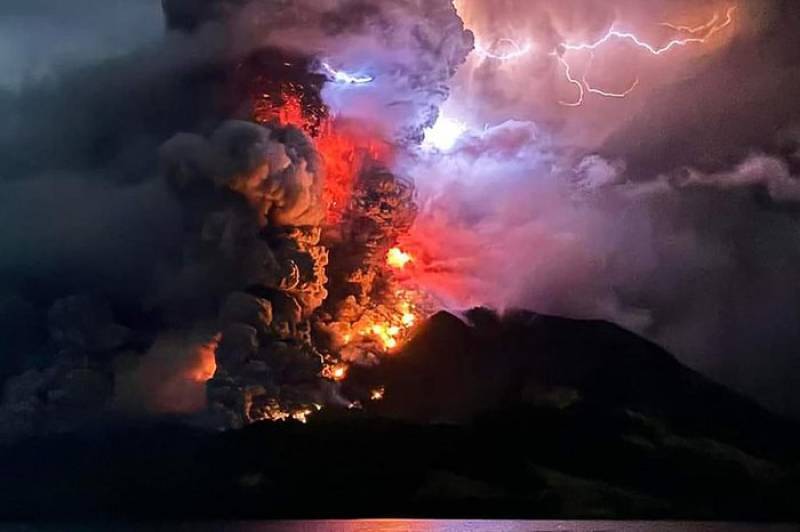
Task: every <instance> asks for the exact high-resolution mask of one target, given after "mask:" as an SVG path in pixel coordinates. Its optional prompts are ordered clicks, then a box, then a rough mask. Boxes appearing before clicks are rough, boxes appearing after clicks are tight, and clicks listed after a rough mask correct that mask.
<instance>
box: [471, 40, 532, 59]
mask: <svg viewBox="0 0 800 532" xmlns="http://www.w3.org/2000/svg"><path fill="white" fill-rule="evenodd" d="M501 44H506V45H508V48H509V50H508V51H507V52H503V53H498V52H495V51H493V49H495V50H496V49H498V48H499V47H500V45H501ZM493 49H490V48H486V47H484V46H483V45H481V44H480V43H476V44H475V51H477V52H478V54H480V55H481V56H482V57H483V58H484V59H494V60H496V61H512V60H514V59H519V58H520V57H523V56H525V55H528V54H529V53H530V52H531V51H532V50H533V46H532V45H531V43H525V44H524V45H521V44H519V43H518V42H517V41H515V40H514V39H508V38H503V39H498V41H497V43H496V44H495V46H494V47H493Z"/></svg>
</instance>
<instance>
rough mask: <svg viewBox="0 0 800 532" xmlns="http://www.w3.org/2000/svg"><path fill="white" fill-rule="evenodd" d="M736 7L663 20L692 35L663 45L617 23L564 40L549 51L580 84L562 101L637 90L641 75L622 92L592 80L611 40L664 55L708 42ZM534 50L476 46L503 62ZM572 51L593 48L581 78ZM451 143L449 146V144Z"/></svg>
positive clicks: (503, 43) (515, 45)
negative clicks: (703, 16) (696, 19)
mask: <svg viewBox="0 0 800 532" xmlns="http://www.w3.org/2000/svg"><path fill="white" fill-rule="evenodd" d="M736 10H737V7H736V6H731V7H729V8H728V9H727V11H726V13H725V17H724V18H723V17H722V16H721V15H720V13H715V14H714V16H713V17H712V18H711V19H710V20H709V21H707V22H705V23H703V24H701V25H699V26H687V25H679V24H673V23H670V22H662V23H660V24H659V25H660V26H662V27H665V28H669V29H671V30H673V31H675V32H678V33H682V34H688V35H690V36H688V37H683V38H677V37H676V38H673V39H671V40H669V41H668V42H666V43H665V44H663V45H660V46H658V45H654V44H651V43H648V42H647V41H645V40H644V39H642V38H641V37H639V36H638V35H637V34H636V33H634V32H631V31H620V30H617V29H615V27H614V26H613V25H612V26H611V28H609V30H608V31H607V32H606V33H605V34H604V35H603V36H602V37H601V38H599V39H598V40H596V41H591V42H576V43H572V42H568V41H567V42H562V43H560V44H559V45H558V46H557V47H556V49H555V50H553V51H551V52H550V53H549V55H550V56H551V57H554V58H555V59H556V61H557V62H558V64H559V65H560V67H561V68H562V69H563V73H564V78H565V80H566V81H567V82H568V83H569V84H570V85H573V86H574V87H575V88H576V90H577V91H578V94H577V96H576V98H575V100H574V101H572V102H568V101H559V104H561V105H563V106H566V107H580V106H581V105H583V103H584V101H585V99H586V94H587V93H589V94H595V95H597V96H601V97H604V98H625V97H627V96H628V95H629V94H631V93H632V92H633V91H634V90H636V88H637V87H638V86H639V83H640V79H639V78H638V77H637V78H636V79H635V80H634V82H633V83H632V84H631V85H630V86H629V87H628V88H627V89H626V90H624V91H621V92H613V91H609V90H605V89H601V88H598V87H595V86H593V85H592V84H591V83H589V80H588V77H589V73H590V71H591V69H592V64H593V62H594V52H596V51H598V50H600V49H602V48H603V47H604V46H605V45H606V44H609V43H611V42H613V41H627V42H629V43H632V44H633V45H634V46H635V47H636V48H639V49H641V50H644V51H645V52H647V53H649V54H650V55H653V56H662V55H664V54H666V53H667V52H670V51H672V50H674V49H676V48H680V47H685V46H689V45H692V44H706V43H707V42H708V41H709V40H710V39H711V38H712V37H714V36H715V35H717V34H718V33H719V32H721V31H723V30H725V29H726V28H728V27H729V26H731V25H732V24H733V23H734V19H735V16H734V15H735V13H736ZM533 50H534V47H533V45H532V44H531V43H526V44H520V43H519V42H518V41H516V40H514V39H511V38H505V37H504V38H502V39H498V40H497V41H496V44H495V46H494V47H491V48H487V47H485V46H483V45H481V44H480V43H478V44H476V47H475V51H476V52H477V54H478V55H479V56H480V57H481V58H483V59H484V60H495V61H501V62H507V61H513V60H516V59H519V58H521V57H524V56H526V55H528V54H530V53H532V52H533ZM571 52H589V53H590V54H591V55H590V57H589V61H588V63H587V65H586V67H585V68H584V72H583V75H582V76H581V77H580V78H577V77H575V75H574V74H573V66H572V64H571V63H570V62H569V61H568V59H567V57H566V56H567V54H569V53H571ZM437 125H438V124H437ZM440 127H443V128H444V127H448V128H449V129H452V127H451V126H449V125H443V126H440ZM460 133H461V132H459V133H458V134H457V135H456V137H457V136H458V135H460ZM450 136H452V135H449V136H448V137H450ZM450 146H452V145H450ZM450 146H448V148H449V147H450ZM445 149H447V148H445Z"/></svg>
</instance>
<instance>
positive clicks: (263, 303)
mask: <svg viewBox="0 0 800 532" xmlns="http://www.w3.org/2000/svg"><path fill="white" fill-rule="evenodd" d="M163 8H164V16H165V25H166V28H167V31H166V32H165V33H164V35H163V36H161V37H160V38H156V39H152V40H149V42H148V43H147V45H146V46H143V47H141V48H138V49H133V50H132V51H130V52H127V53H121V54H109V56H107V58H104V59H103V60H102V61H99V62H97V63H96V64H91V62H89V61H87V62H86V63H84V64H81V65H80V66H78V67H76V68H67V67H59V66H56V67H54V68H53V72H52V75H51V76H49V77H47V78H46V79H43V80H42V81H37V82H34V81H31V82H30V83H29V84H27V85H24V86H23V87H22V88H21V89H20V90H19V91H18V92H5V93H2V94H0V108H2V109H3V110H4V111H6V117H7V120H5V121H4V124H3V125H2V126H0V149H2V152H3V153H4V165H3V170H2V174H0V179H1V180H2V181H0V188H2V192H3V194H2V197H3V200H2V201H3V204H4V205H5V207H6V208H4V209H3V211H2V212H3V218H4V224H3V228H2V230H0V239H2V245H3V246H4V247H6V248H8V249H15V250H17V253H13V254H8V255H4V256H3V259H2V260H0V273H1V275H0V288H2V292H0V294H1V295H2V298H1V299H0V301H2V305H0V325H2V326H3V327H4V331H3V332H4V335H6V337H7V338H9V339H12V340H13V341H10V342H8V343H7V344H6V345H4V346H3V349H2V350H3V354H4V360H8V363H7V364H5V365H4V367H3V368H2V372H1V373H0V374H1V375H2V376H3V378H4V388H3V390H4V391H3V395H2V403H0V418H2V420H3V423H2V426H3V429H4V431H3V434H2V436H1V438H2V439H9V438H10V439H14V438H18V437H25V436H27V435H31V434H36V433H47V432H52V431H65V430H71V429H72V428H75V427H78V426H80V425H81V424H82V423H85V422H87V421H92V420H102V419H105V418H107V417H114V416H117V415H120V414H122V415H151V414H183V415H199V416H201V417H203V418H204V421H203V423H204V424H212V425H214V426H221V427H231V426H240V425H241V424H243V423H247V422H251V421H255V420H260V419H285V418H287V417H293V418H295V419H304V417H305V416H307V415H309V414H310V413H312V411H315V410H316V408H319V407H320V406H321V405H324V404H341V405H346V404H348V402H347V401H346V400H345V399H344V398H342V397H341V395H340V394H339V392H338V389H337V386H336V385H335V383H333V382H332V381H330V380H328V379H324V378H322V377H321V375H322V374H323V373H325V372H326V371H328V369H327V366H326V364H328V362H327V360H328V358H327V357H329V355H328V354H327V353H322V352H320V350H319V349H318V346H319V347H327V346H328V345H329V344H330V343H331V342H332V341H333V340H332V338H329V339H328V340H325V338H326V337H327V334H328V333H326V332H324V331H323V330H322V329H324V328H325V327H327V326H329V325H331V324H333V323H342V322H341V321H338V322H337V321H336V320H342V319H344V318H343V317H342V316H341V315H337V316H334V315H332V314H328V313H327V312H328V310H326V309H323V305H324V304H325V303H326V302H327V300H328V299H329V297H328V296H329V287H330V288H331V289H333V290H336V291H337V297H339V296H341V297H345V298H346V293H347V292H348V291H350V290H351V288H349V285H350V283H351V281H350V276H351V274H354V273H355V270H358V268H355V269H348V268H350V267H349V266H347V267H346V266H341V268H342V269H341V271H339V272H338V273H337V274H336V275H337V277H336V280H334V281H330V282H329V279H328V271H329V268H328V261H329V253H330V252H329V248H330V247H331V246H344V245H345V243H344V242H345V241H346V240H348V239H350V238H352V236H343V235H345V233H346V231H342V232H340V233H339V234H338V235H337V234H335V233H336V231H333V232H332V233H331V232H330V231H328V230H324V229H325V227H324V226H325V224H326V223H327V222H326V217H327V215H328V212H327V211H328V209H329V205H327V201H328V200H327V198H325V197H324V195H325V193H326V192H325V190H324V188H325V183H326V167H327V166H330V165H331V160H330V156H328V160H326V159H325V158H324V157H322V156H321V154H320V152H319V151H318V147H317V142H318V141H317V139H314V138H311V137H310V136H309V135H317V134H319V131H317V130H315V129H313V128H311V129H305V128H302V129H301V127H300V126H301V124H294V125H288V123H287V122H285V121H283V120H281V119H280V116H278V115H279V114H280V113H281V112H284V111H285V110H286V108H287V105H288V103H287V102H285V101H284V102H282V103H281V105H282V107H281V108H280V109H273V110H275V111H279V113H278V115H276V116H274V117H272V118H264V119H263V120H261V119H260V118H259V117H261V116H262V115H259V109H262V108H263V109H267V110H268V109H269V105H267V106H266V107H264V104H265V101H264V100H263V98H264V96H271V97H274V98H275V100H274V101H276V102H277V101H279V100H280V99H281V98H282V97H283V96H286V95H287V94H294V93H292V92H291V91H292V90H297V91H298V92H297V95H298V96H302V101H301V105H300V111H301V113H302V114H304V115H305V114H308V115H311V114H315V113H316V115H317V125H320V124H321V123H322V121H323V120H327V119H328V114H330V115H331V116H333V115H335V116H336V118H337V119H339V120H341V121H342V122H343V123H344V122H346V121H351V122H352V121H360V122H362V125H361V126H359V128H360V129H361V130H363V131H369V132H370V134H372V135H374V136H376V137H380V138H382V139H383V138H385V141H384V142H386V144H387V145H389V144H390V143H391V142H392V141H402V142H408V141H412V142H416V141H418V140H419V139H420V138H421V135H422V130H423V129H424V127H426V126H428V125H430V124H432V122H433V120H434V119H435V116H436V110H437V107H438V105H439V104H440V103H441V102H442V101H444V99H445V97H446V95H447V80H448V78H449V77H450V76H451V75H452V74H453V72H454V70H455V68H456V66H457V65H459V64H460V63H461V62H463V60H464V58H465V57H466V54H467V53H468V52H469V49H470V47H471V40H470V34H469V33H468V32H466V31H465V30H464V28H463V25H462V24H461V21H460V19H458V17H457V16H456V14H455V10H454V9H453V7H452V6H451V5H450V3H449V2H447V1H444V0H442V1H439V2H429V3H424V4H421V3H419V2H410V1H397V2H393V3H385V2H351V1H340V2H322V3H320V2H281V1H266V0H265V1H257V0H253V1H229V2H209V1H200V0H196V1H188V0H187V1H175V0H168V1H165V2H164V3H163ZM443 28H444V29H445V30H446V31H442V29H443ZM367 48H369V50H370V51H371V54H369V55H366V54H365V53H364V52H365V50H366V49H367ZM323 63H326V64H329V65H335V67H336V68H341V69H367V70H370V71H373V72H375V73H376V74H375V75H376V80H377V79H380V81H379V83H380V90H367V91H361V92H356V91H352V93H349V94H348V93H347V91H346V90H345V89H347V88H348V87H335V85H336V80H335V79H331V78H330V77H329V76H330V75H329V73H326V72H325V71H324V69H323V68H322V64H323ZM350 88H352V87H350ZM323 92H325V94H323ZM334 93H335V94H334ZM337 99H338V101H340V104H341V105H339V106H337V105H336V103H335V100H337ZM323 100H325V103H324V104H323V103H322V102H323ZM267 103H268V102H267ZM354 108H360V109H362V110H367V109H369V116H368V117H367V116H347V113H348V112H349V111H350V110H351V109H354ZM263 116H266V115H263ZM367 118H377V120H367ZM254 122H259V123H258V124H257V123H254ZM353 129H355V128H353ZM43 154H47V156H43ZM354 171H355V174H354V175H352V176H349V178H351V179H353V180H355V181H357V182H358V183H361V185H358V186H357V188H358V187H362V188H361V190H360V194H361V197H362V199H363V200H364V201H363V205H362V207H359V208H356V209H355V210H353V211H352V212H351V213H350V214H349V215H348V216H349V217H350V220H351V222H349V223H365V220H366V219H368V218H370V217H371V219H372V220H373V223H375V236H374V237H372V238H371V239H370V240H369V242H370V244H369V246H367V247H368V248H369V249H367V248H365V247H359V246H361V245H362V244H363V243H362V244H359V245H357V246H356V248H352V249H355V250H356V253H358V254H360V256H362V257H364V260H365V261H366V262H365V267H366V270H363V271H364V272H366V271H367V270H369V269H370V268H372V269H373V270H374V271H377V270H376V268H377V264H378V257H379V256H380V250H379V249H378V247H379V246H386V245H389V240H390V239H393V238H394V237H395V236H396V233H394V232H392V231H394V229H393V228H392V227H391V220H390V219H389V218H387V217H386V214H385V213H381V207H380V205H378V203H380V201H382V200H391V201H396V202H399V201H400V199H402V203H403V205H406V204H407V206H404V207H403V208H404V209H408V212H407V213H406V214H403V215H402V216H401V215H398V217H397V218H396V219H397V221H398V227H400V226H401V224H403V223H404V224H405V227H407V226H408V225H409V224H410V220H411V219H413V216H411V217H409V214H408V213H412V212H413V202H412V198H413V192H412V191H413V186H411V185H408V184H406V185H402V183H403V182H402V180H400V179H396V177H395V175H394V174H393V173H392V172H390V171H389V170H388V169H386V168H385V167H381V166H380V165H378V164H374V165H369V168H367V167H366V166H365V167H364V168H363V172H364V175H363V176H361V177H359V176H360V173H361V171H362V169H361V168H356V169H354ZM370 176H371V177H370ZM378 182H380V183H383V184H382V185H381V186H382V187H383V189H384V192H382V193H381V194H383V195H381V194H379V195H378V196H377V197H372V196H371V195H370V193H369V190H367V189H366V188H363V187H372V186H373V183H378ZM374 186H378V185H374ZM392 198H395V199H392ZM376 202H377V203H376ZM398 206H400V203H398ZM403 212H405V211H403ZM401 218H402V219H403V220H405V221H404V222H401V221H400V220H401ZM20 220H24V221H25V222H24V224H20V223H19V221H20ZM357 220H360V221H359V222H356V221H357ZM342 227H344V226H342ZM340 229H341V228H340ZM353 234H354V233H353ZM339 256H343V254H342V253H341V252H340V255H339ZM367 257H371V259H369V260H368V259H367ZM370 260H371V261H372V262H371V264H372V266H368V264H369V263H370ZM335 269H336V268H334V270H335ZM373 273H374V272H373ZM372 286H373V288H370V289H369V290H367V291H366V292H364V293H363V294H362V296H363V297H364V298H366V299H363V298H362V300H361V301H359V302H357V306H356V307H351V310H353V309H355V310H357V311H358V312H362V311H364V312H365V311H366V309H367V308H368V306H369V305H371V304H372V303H371V301H372V300H371V299H370V298H369V297H367V295H368V293H369V294H373V295H374V294H377V293H378V292H376V291H383V292H385V291H387V290H388V288H387V286H386V284H385V281H381V280H376V281H375V282H374V284H373V285H372ZM365 290H366V289H365ZM383 292H381V293H383ZM330 305H331V307H330V310H331V312H334V311H335V307H336V305H335V304H334V302H330ZM379 310H380V309H378V310H377V311H379ZM377 311H376V312H377ZM354 316H355V315H352V316H348V319H350V318H353V317H354ZM23 318H24V321H23V323H22V325H23V326H20V323H19V321H20V319H23ZM347 323H349V322H347ZM5 328H8V329H9V331H6V330H5ZM12 328H13V329H16V330H17V332H16V333H15V334H13V335H12V334H11V332H10V329H12ZM318 329H319V330H318ZM41 331H45V334H41V335H39V334H37V332H41ZM6 333H7V334H6ZM6 352H7V353H8V356H7V357H6V356H5V355H6Z"/></svg>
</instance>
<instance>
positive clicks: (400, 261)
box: [386, 247, 414, 270]
mask: <svg viewBox="0 0 800 532" xmlns="http://www.w3.org/2000/svg"><path fill="white" fill-rule="evenodd" d="M413 260H414V257H412V256H411V255H410V254H408V253H406V252H405V251H403V250H402V249H400V248H397V247H395V248H392V249H390V250H389V252H388V253H387V254H386V264H388V265H389V266H391V267H392V268H396V269H398V270H402V269H403V268H405V267H406V265H407V264H408V263H409V262H412V261H413Z"/></svg>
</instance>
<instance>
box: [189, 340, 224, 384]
mask: <svg viewBox="0 0 800 532" xmlns="http://www.w3.org/2000/svg"><path fill="white" fill-rule="evenodd" d="M221 339H222V335H221V334H217V335H216V336H214V338H212V339H211V340H210V341H209V342H208V343H206V344H203V345H201V346H199V347H198V348H197V365H196V366H195V367H193V368H191V370H190V371H189V375H188V377H189V378H190V379H191V380H193V381H195V382H201V383H202V382H208V381H209V380H211V378H212V377H214V374H215V373H216V372H217V358H216V354H217V348H218V347H219V341H220V340H221Z"/></svg>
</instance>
